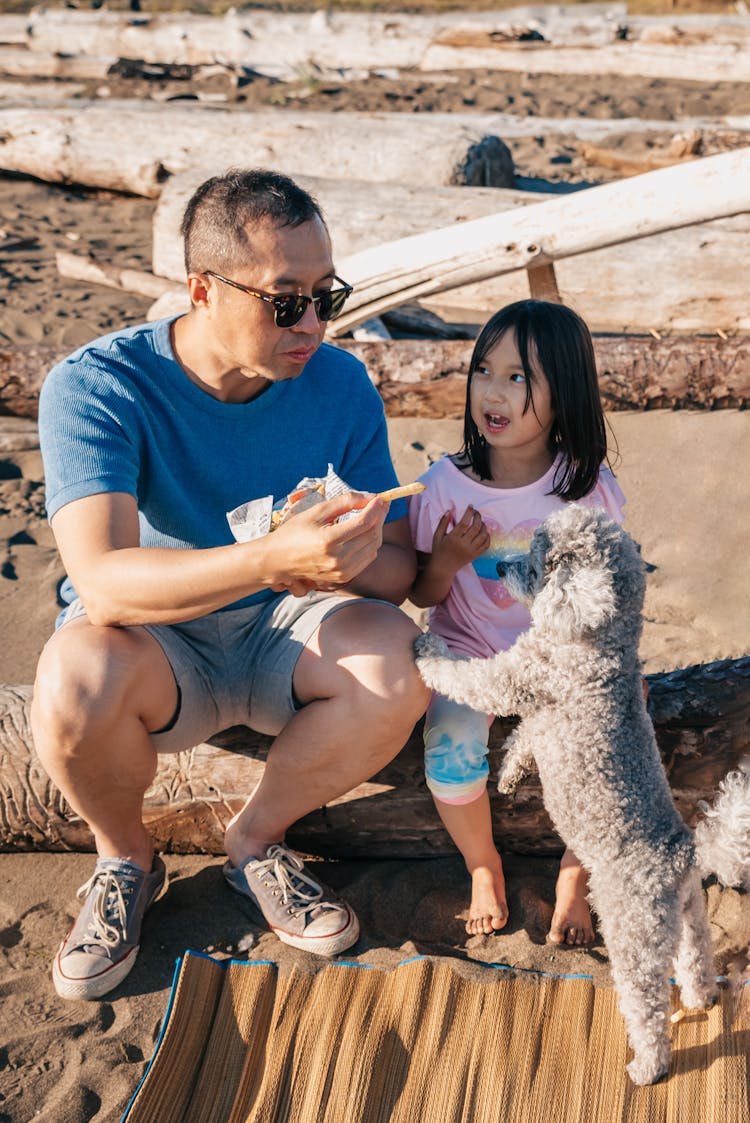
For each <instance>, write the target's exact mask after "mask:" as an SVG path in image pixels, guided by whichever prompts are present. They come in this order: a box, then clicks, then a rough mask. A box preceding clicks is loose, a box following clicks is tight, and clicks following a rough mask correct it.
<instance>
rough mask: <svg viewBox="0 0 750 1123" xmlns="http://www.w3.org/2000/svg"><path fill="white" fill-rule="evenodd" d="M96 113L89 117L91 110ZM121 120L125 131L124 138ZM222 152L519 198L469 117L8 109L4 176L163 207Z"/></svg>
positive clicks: (348, 175)
mask: <svg viewBox="0 0 750 1123" xmlns="http://www.w3.org/2000/svg"><path fill="white" fill-rule="evenodd" d="M83 110H85V111H83ZM115 113H116V120H117V128H116V129H113V128H112V121H113V119H114V114H115ZM207 152H210V153H211V158H212V161H213V162H214V165H215V167H216V168H221V167H229V166H233V167H237V166H238V165H240V166H246V167H252V166H257V165H260V166H263V167H273V168H276V169H277V170H279V171H282V172H288V173H290V174H292V175H315V174H316V172H319V171H320V166H321V153H325V159H326V161H327V162H328V164H329V165H330V166H331V167H332V168H335V169H336V174H337V175H338V176H340V177H341V178H342V179H347V180H348V179H362V178H363V177H364V178H365V179H367V180H370V181H373V182H380V183H382V182H390V181H393V182H397V183H407V184H409V183H422V184H427V185H432V186H438V185H440V184H459V185H462V184H467V185H479V184H481V185H483V186H494V187H508V186H512V184H513V160H512V157H511V155H510V152H509V150H508V148H507V146H506V145H505V144H504V143H503V141H501V140H500V139H499V138H498V137H496V136H491V135H487V134H484V133H482V132H481V130H479V129H478V128H477V127H476V125H475V123H474V122H473V121H471V119H469V118H467V117H463V118H462V119H461V120H459V121H452V120H451V119H450V118H449V117H445V118H442V119H441V120H440V121H434V120H432V119H431V115H430V114H419V115H411V114H408V113H391V114H388V113H372V114H359V115H357V114H348V113H347V114H343V113H323V112H312V111H310V112H307V113H299V112H292V111H290V110H261V111H257V112H256V111H237V112H233V111H230V110H223V109H217V108H211V109H200V108H198V107H193V108H191V109H184V108H180V107H175V106H171V105H162V104H158V105H157V104H154V103H151V102H117V103H116V102H109V103H107V104H106V105H101V104H99V103H96V102H89V103H82V104H81V106H80V107H77V108H75V109H71V108H65V109H58V108H50V109H39V108H37V107H32V108H24V109H0V167H2V168H4V169H5V170H7V171H16V172H23V173H25V174H26V175H34V176H37V177H38V178H39V179H44V180H47V181H49V182H54V183H80V184H85V185H87V186H89V187H108V188H111V189H113V190H117V191H128V192H131V193H133V194H136V195H144V196H147V197H148V198H156V197H157V196H158V195H159V193H160V192H161V189H162V184H163V181H164V179H165V178H166V177H167V175H169V174H170V173H172V172H177V171H183V170H184V169H185V168H188V167H190V166H191V165H193V164H195V163H202V164H205V160H206V153H207Z"/></svg>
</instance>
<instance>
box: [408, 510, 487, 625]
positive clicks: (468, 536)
mask: <svg viewBox="0 0 750 1123" xmlns="http://www.w3.org/2000/svg"><path fill="white" fill-rule="evenodd" d="M452 521H453V515H452V514H451V512H450V511H446V513H445V514H444V515H443V517H442V518H441V519H440V522H439V523H438V524H437V526H436V528H435V533H434V535H433V537H432V553H431V554H423V553H419V552H418V553H417V567H418V568H417V579H416V581H415V582H414V584H413V585H412V587H411V592H410V593H409V600H410V601H411V602H412V604H415V605H416V606H417V608H431V607H432V606H433V605H435V604H440V602H441V601H444V600H445V598H446V597H447V596H448V592H449V590H450V587H451V585H452V584H453V578H454V577H455V576H456V574H457V573H458V571H459V569H462V568H463V566H465V565H468V564H469V563H470V562H473V561H474V559H475V558H478V557H479V556H480V555H481V554H483V553H484V552H485V550H487V549H488V548H489V545H490V536H489V532H488V530H487V528H486V526H485V525H484V523H483V522H482V517H481V515H480V514H479V512H478V511H475V510H474V508H473V507H467V508H466V511H465V512H464V515H463V517H462V518H461V519H460V521H459V522H457V523H456V524H455V526H454V527H453V529H449V528H450V525H451V522H452Z"/></svg>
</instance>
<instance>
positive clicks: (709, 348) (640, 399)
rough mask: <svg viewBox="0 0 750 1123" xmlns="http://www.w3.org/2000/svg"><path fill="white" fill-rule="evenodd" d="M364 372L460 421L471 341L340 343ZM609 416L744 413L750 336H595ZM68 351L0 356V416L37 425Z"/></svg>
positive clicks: (415, 412) (396, 399)
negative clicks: (43, 398)
mask: <svg viewBox="0 0 750 1123" xmlns="http://www.w3.org/2000/svg"><path fill="white" fill-rule="evenodd" d="M337 345H338V346H340V347H343V348H345V349H346V350H347V351H352V352H353V353H354V354H356V355H357V356H358V357H359V358H361V359H362V361H363V362H364V363H365V365H366V366H367V369H368V371H369V374H370V378H371V379H372V381H373V382H374V383H375V385H376V386H377V387H378V389H379V391H380V394H381V396H382V398H383V401H384V403H385V411H386V414H387V415H388V416H389V417H436V418H439V417H446V418H450V417H463V403H464V397H465V392H466V381H465V379H466V374H467V371H468V366H469V358H470V355H471V349H472V342H471V341H470V340H429V341H425V340H420V339H393V340H383V341H379V342H359V341H357V340H351V339H340V340H337ZM594 349H595V352H596V360H597V366H598V369H599V386H600V389H601V393H602V399H603V402H604V407H605V409H606V410H643V409H746V408H747V407H748V406H750V336H746V335H745V336H733V337H730V338H727V339H724V338H722V337H721V336H718V335H715V336H713V337H704V336H697V335H689V336H673V335H668V336H664V338H661V339H659V338H654V337H653V336H650V335H646V336H596V337H595V338H594ZM68 353H69V348H60V347H53V346H45V345H43V344H31V345H29V346H24V347H20V346H19V347H17V348H15V349H13V350H8V349H6V350H0V415H7V416H14V417H22V418H29V419H31V420H34V419H35V418H36V416H37V412H38V405H39V391H40V389H41V386H42V382H43V381H44V378H45V376H46V374H47V371H48V370H49V369H50V368H51V367H52V366H54V364H55V363H57V362H59V361H60V360H61V359H63V358H65V356H66V355H67V354H68Z"/></svg>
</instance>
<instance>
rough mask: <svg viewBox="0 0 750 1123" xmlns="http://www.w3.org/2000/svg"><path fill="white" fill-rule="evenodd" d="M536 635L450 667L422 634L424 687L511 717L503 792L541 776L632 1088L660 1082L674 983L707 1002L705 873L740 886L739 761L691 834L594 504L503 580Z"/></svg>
mask: <svg viewBox="0 0 750 1123" xmlns="http://www.w3.org/2000/svg"><path fill="white" fill-rule="evenodd" d="M504 578H505V581H506V585H507V587H508V590H509V591H510V593H511V595H512V596H513V597H515V598H516V599H517V600H518V601H520V602H522V603H524V604H526V605H528V606H529V608H530V611H531V617H532V626H531V628H530V629H529V630H528V631H527V632H526V633H524V634H523V635H522V636H521V637H520V638H519V639H518V640H517V642H516V643H515V645H514V646H513V647H512V648H510V650H508V651H504V652H501V653H500V654H499V655H496V656H494V657H493V658H491V659H454V658H452V657H451V655H450V653H449V652H448V649H447V648H446V647H445V645H444V643H443V641H442V640H441V639H439V638H438V637H436V636H433V635H430V633H429V632H428V633H426V634H425V635H423V636H420V637H419V638H418V639H417V640H416V642H415V651H416V654H417V665H418V667H419V670H420V672H421V675H422V677H423V679H424V681H425V682H426V683H427V685H428V686H429V687H431V688H432V689H433V690H436V691H438V692H439V693H441V694H444V695H447V697H449V698H452V699H454V700H455V701H456V702H462V703H464V704H466V705H469V706H472V707H473V708H475V709H477V710H480V711H482V712H484V713H495V714H502V715H511V714H518V715H520V717H521V718H522V721H521V723H520V724H519V725H518V727H517V728H516V729H515V730H514V732H513V733H512V734H511V736H510V737H509V738H508V740H507V742H506V747H507V753H506V756H505V758H504V761H503V765H502V768H501V771H500V777H499V783H498V788H499V790H500V791H502V792H512V791H513V790H514V789H515V788H516V786H517V785H518V783H519V781H520V780H521V778H522V777H523V775H524V773H525V772H526V771H527V770H528V769H530V768H532V767H533V766H534V763H536V767H537V768H538V770H539V776H540V779H541V782H542V789H543V793H544V803H545V807H546V808H547V811H548V812H549V815H550V818H551V819H552V822H553V824H554V826H555V829H556V830H557V832H558V834H559V835H560V837H561V838H562V839H563V840H564V842H565V843H566V844H567V845H568V846H570V847H572V849H573V850H574V851H575V853H576V854H577V856H578V858H579V859H580V860H581V862H582V863H583V865H584V866H585V867H586V869H587V870H588V872H589V884H590V892H591V900H592V904H593V906H594V909H595V911H596V913H597V916H598V918H599V923H600V927H601V932H602V936H603V937H604V941H605V944H606V946H607V950H608V952H609V959H610V966H611V971H612V977H613V980H614V983H615V986H616V988H617V992H618V996H619V1002H620V1009H621V1011H622V1014H623V1017H624V1019H625V1024H626V1027H627V1032H628V1038H629V1041H630V1045H631V1046H632V1049H633V1052H634V1056H633V1059H632V1060H631V1062H630V1063H629V1065H628V1073H629V1074H630V1077H631V1079H632V1080H633V1082H634V1083H635V1084H652V1083H654V1082H655V1081H657V1080H659V1079H661V1078H662V1077H663V1076H665V1075H666V1074H667V1071H668V1068H669V1059H670V1053H671V1044H670V1038H669V1020H668V1013H669V996H670V991H669V977H670V973H671V971H672V969H673V970H674V976H675V979H676V981H677V984H678V986H679V987H680V992H681V998H682V1003H683V1005H685V1006H687V1007H691V1008H696V1007H702V1008H707V1007H710V1006H711V1005H713V1003H714V1002H715V1001H716V997H717V985H716V977H715V974H714V965H713V949H712V946H711V937H710V930H709V926H708V921H707V918H706V914H705V906H704V900H703V888H702V885H701V878H702V877H705V876H708V875H709V873H715V874H716V875H717V876H718V878H719V879H720V880H721V881H722V882H723V883H724V884H725V885H741V884H744V885H745V887H746V888H750V766H748V765H747V763H745V764H743V766H742V768H741V770H740V771H737V772H731V773H729V775H728V776H727V777H726V778H725V779H724V780H723V781H722V783H721V785H720V788H719V794H718V798H717V799H716V801H715V802H714V804H713V806H712V807H707V806H705V805H701V809H702V810H703V812H704V818H703V820H702V821H701V822H700V823H699V825H698V827H697V828H696V830H695V831H693V830H691V829H690V828H689V827H688V826H687V825H686V824H685V822H684V821H683V819H682V818H681V816H680V815H679V813H678V811H677V809H676V807H675V805H674V801H673V799H672V793H671V791H670V788H669V782H668V780H667V776H666V773H665V771H664V767H663V765H662V761H661V757H660V755H659V750H658V747H657V744H656V738H655V736H654V728H653V725H652V723H651V719H650V718H649V716H648V713H647V710H646V703H645V700H644V695H643V687H642V677H641V664H640V661H639V657H638V643H639V640H640V634H641V626H642V620H641V611H642V607H643V597H644V592H645V573H644V566H643V563H642V561H641V558H640V555H639V552H638V547H637V546H636V544H635V542H634V541H633V539H632V538H631V537H630V536H629V535H628V534H627V533H626V532H625V531H624V530H623V529H622V528H621V527H620V526H618V525H617V524H616V523H615V522H613V521H612V520H611V519H610V518H609V517H608V516H607V515H606V514H605V513H604V512H603V511H596V510H591V509H589V508H587V507H583V506H577V505H575V504H569V505H567V506H566V507H565V508H563V509H562V510H561V511H558V512H556V513H555V514H553V515H551V516H550V517H549V518H548V519H547V520H546V521H545V522H544V523H543V524H542V525H541V526H540V527H539V528H538V529H537V530H536V531H535V533H534V537H533V539H532V543H531V550H530V553H529V558H528V565H527V567H525V569H524V567H520V568H519V569H514V570H513V571H511V572H509V573H507V574H505V575H504Z"/></svg>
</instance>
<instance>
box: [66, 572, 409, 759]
mask: <svg viewBox="0 0 750 1123" xmlns="http://www.w3.org/2000/svg"><path fill="white" fill-rule="evenodd" d="M363 599H366V598H362V597H354V596H349V595H347V594H345V593H308V595H307V596H305V597H293V596H289V595H287V596H282V597H277V598H275V599H274V600H272V601H269V602H268V603H264V604H260V605H250V606H249V607H246V608H236V609H226V610H225V611H223V612H212V613H210V615H208V616H202V617H201V618H200V619H198V620H190V621H188V622H187V623H184V624H145V625H143V627H145V629H146V631H147V632H150V633H151V635H152V636H153V637H154V639H155V640H156V641H157V643H158V644H159V645H160V647H161V649H162V651H163V652H164V654H165V655H166V657H167V660H168V661H169V664H170V666H171V668H172V672H173V674H174V677H175V681H176V683H177V688H178V691H179V695H180V702H179V707H178V711H177V713H176V715H175V717H174V719H173V721H172V722H171V723H170V724H169V726H167V727H166V728H165V729H164V730H162V731H160V732H157V733H152V734H151V736H152V740H153V742H154V745H155V747H156V749H157V752H167V753H172V752H179V751H181V750H182V749H189V748H192V746H193V745H199V744H200V743H201V742H202V741H205V740H207V738H209V737H211V736H213V735H214V734H215V733H219V732H220V731H221V730H222V729H228V728H229V726H231V725H248V726H250V728H251V729H255V730H257V731H258V732H259V733H270V734H272V735H275V734H276V733H278V732H279V731H280V730H281V729H283V728H284V726H285V725H286V724H287V723H288V722H289V720H290V719H291V718H292V717H293V716H294V714H295V713H296V712H297V711H298V710H299V709H300V705H299V702H298V701H297V700H296V698H295V696H294V688H293V685H292V679H293V675H294V668H295V666H296V665H297V660H298V659H299V657H300V655H301V654H302V649H303V648H304V646H305V644H306V643H307V642H308V640H309V639H311V637H312V636H313V635H314V634H315V632H316V631H317V629H318V627H319V626H320V624H321V622H322V621H323V620H324V619H325V618H326V617H327V616H330V615H331V614H332V613H334V612H337V611H338V610H339V609H340V608H345V607H346V606H347V605H351V604H361V603H362V601H363ZM370 602H371V603H372V599H370ZM375 603H378V604H387V605H388V607H389V608H392V609H394V608H395V606H394V605H393V604H391V603H390V602H389V601H375ZM395 611H400V610H399V609H395ZM85 615H86V612H85V609H84V607H83V605H82V604H81V602H80V601H79V600H76V601H73V603H72V604H71V605H69V606H68V608H67V609H66V610H65V611H64V612H63V613H61V615H60V617H59V622H58V627H60V626H62V625H63V624H67V623H68V622H69V621H70V620H74V619H76V618H77V617H78V616H85Z"/></svg>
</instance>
